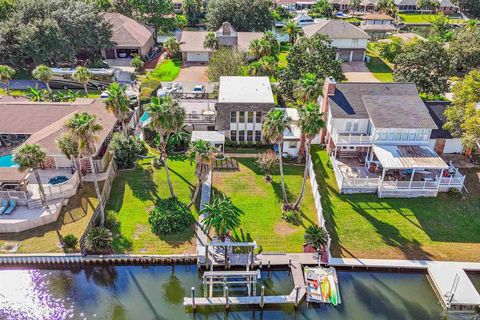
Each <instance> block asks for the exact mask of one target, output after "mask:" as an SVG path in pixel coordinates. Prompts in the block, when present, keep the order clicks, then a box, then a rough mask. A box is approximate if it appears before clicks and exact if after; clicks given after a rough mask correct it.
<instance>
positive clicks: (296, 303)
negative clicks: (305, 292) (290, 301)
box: [295, 286, 300, 308]
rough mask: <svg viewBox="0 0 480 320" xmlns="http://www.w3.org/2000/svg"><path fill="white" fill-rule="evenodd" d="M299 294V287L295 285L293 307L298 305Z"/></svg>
mask: <svg viewBox="0 0 480 320" xmlns="http://www.w3.org/2000/svg"><path fill="white" fill-rule="evenodd" d="M299 295H300V287H299V286H296V287H295V308H296V307H297V306H298V298H299Z"/></svg>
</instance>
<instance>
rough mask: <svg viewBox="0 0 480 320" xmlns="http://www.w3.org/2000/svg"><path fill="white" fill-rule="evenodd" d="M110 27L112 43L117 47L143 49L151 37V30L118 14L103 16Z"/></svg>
mask: <svg viewBox="0 0 480 320" xmlns="http://www.w3.org/2000/svg"><path fill="white" fill-rule="evenodd" d="M103 17H104V19H105V20H106V21H108V22H109V23H110V24H111V25H112V39H111V40H112V41H113V42H115V43H116V46H117V47H143V46H144V45H145V44H146V43H147V42H148V41H150V38H152V37H153V30H151V29H149V28H148V27H146V26H145V25H143V24H141V23H140V22H137V21H135V20H133V19H132V18H129V17H126V16H124V15H122V14H120V13H114V12H112V13H110V12H107V13H105V14H104V16H103Z"/></svg>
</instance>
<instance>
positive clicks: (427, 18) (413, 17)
mask: <svg viewBox="0 0 480 320" xmlns="http://www.w3.org/2000/svg"><path fill="white" fill-rule="evenodd" d="M399 16H400V19H402V21H403V22H405V23H406V24H431V23H432V22H433V20H434V19H435V17H436V16H437V14H420V13H400V14H399ZM448 20H449V22H450V23H452V24H462V23H464V20H463V19H461V18H460V19H459V18H456V17H452V18H450V17H449V19H448Z"/></svg>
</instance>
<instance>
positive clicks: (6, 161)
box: [0, 154, 18, 168]
mask: <svg viewBox="0 0 480 320" xmlns="http://www.w3.org/2000/svg"><path fill="white" fill-rule="evenodd" d="M11 167H18V164H16V163H15V161H13V154H7V155H4V156H1V157H0V168H11Z"/></svg>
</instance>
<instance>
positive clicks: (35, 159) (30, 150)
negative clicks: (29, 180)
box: [13, 144, 47, 207]
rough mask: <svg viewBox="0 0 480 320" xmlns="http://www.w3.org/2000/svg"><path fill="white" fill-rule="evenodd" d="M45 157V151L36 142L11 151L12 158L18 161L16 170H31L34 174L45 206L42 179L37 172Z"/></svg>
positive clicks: (45, 200)
mask: <svg viewBox="0 0 480 320" xmlns="http://www.w3.org/2000/svg"><path fill="white" fill-rule="evenodd" d="M46 158H47V153H46V152H45V150H43V149H42V148H41V147H40V146H39V145H38V144H24V145H22V146H21V147H19V148H18V149H16V150H15V151H14V153H13V160H14V161H15V162H16V163H18V170H20V171H21V172H25V171H27V170H31V171H32V172H33V174H34V175H35V179H36V180H37V183H38V190H39V191H40V199H41V201H42V205H43V206H44V207H46V206H47V197H46V195H45V190H44V189H43V184H42V179H41V178H40V175H39V174H38V169H40V168H41V166H42V165H43V162H44V161H45V159H46Z"/></svg>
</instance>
